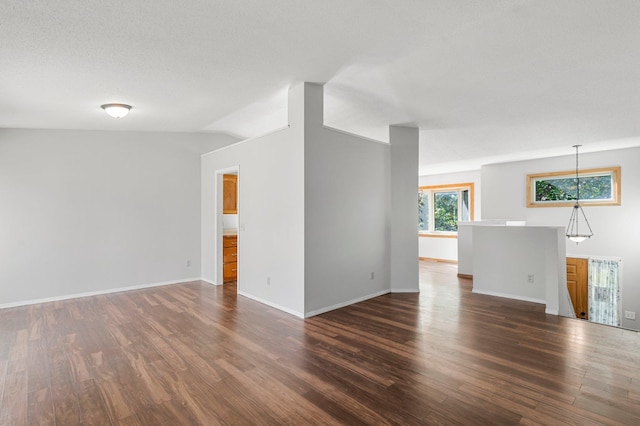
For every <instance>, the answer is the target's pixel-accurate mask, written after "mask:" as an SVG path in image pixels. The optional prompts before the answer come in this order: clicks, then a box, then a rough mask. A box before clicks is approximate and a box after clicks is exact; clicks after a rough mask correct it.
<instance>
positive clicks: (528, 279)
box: [527, 274, 534, 284]
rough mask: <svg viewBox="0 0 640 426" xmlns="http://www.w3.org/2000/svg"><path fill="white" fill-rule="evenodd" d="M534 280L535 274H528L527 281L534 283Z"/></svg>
mask: <svg viewBox="0 0 640 426" xmlns="http://www.w3.org/2000/svg"><path fill="white" fill-rule="evenodd" d="M533 281H534V276H533V274H529V275H527V283H529V284H533Z"/></svg>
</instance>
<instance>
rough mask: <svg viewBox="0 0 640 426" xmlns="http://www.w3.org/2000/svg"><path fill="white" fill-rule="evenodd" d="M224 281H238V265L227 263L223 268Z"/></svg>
mask: <svg viewBox="0 0 640 426" xmlns="http://www.w3.org/2000/svg"><path fill="white" fill-rule="evenodd" d="M222 275H223V281H224V282H228V281H235V280H236V279H238V263H236V262H231V263H225V264H224V268H223V274H222Z"/></svg>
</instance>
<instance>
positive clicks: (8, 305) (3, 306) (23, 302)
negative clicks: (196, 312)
mask: <svg viewBox="0 0 640 426" xmlns="http://www.w3.org/2000/svg"><path fill="white" fill-rule="evenodd" d="M191 281H204V280H202V278H200V277H193V278H183V279H180V280H173V281H162V282H158V283H151V284H140V285H133V286H128V287H118V288H109V289H106V290H96V291H88V292H84V293H74V294H66V295H64V296H54V297H45V298H42V299H31V300H21V301H19V302H11V303H2V304H0V309H6V308H16V307H18V306H26V305H35V304H37V303H48V302H58V301H61V300H69V299H78V298H80V297H89V296H100V295H102V294H109V293H119V292H121V291H130V290H140V289H143V288H149V287H160V286H163V285H171V284H180V283H187V282H191Z"/></svg>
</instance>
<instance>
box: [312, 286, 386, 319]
mask: <svg viewBox="0 0 640 426" xmlns="http://www.w3.org/2000/svg"><path fill="white" fill-rule="evenodd" d="M389 293H391V290H382V291H379V292H377V293H373V294H369V295H366V296H362V297H357V298H355V299H352V300H349V301H347V302H343V303H338V304H336V305H331V306H327V307H324V308H320V309H316V310H315V311H311V312H307V313H305V314H304V317H305V318H309V317H313V316H315V315H320V314H324V313H325V312H329V311H333V310H335V309H340V308H344V307H345V306H349V305H353V304H354V303H359V302H363V301H365V300H368V299H373V298H374V297H378V296H382V295H385V294H389Z"/></svg>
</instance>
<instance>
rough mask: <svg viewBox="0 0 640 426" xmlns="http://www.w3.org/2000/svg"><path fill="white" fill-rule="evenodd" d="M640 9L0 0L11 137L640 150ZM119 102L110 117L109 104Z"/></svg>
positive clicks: (434, 155) (3, 116) (446, 151)
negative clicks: (321, 134) (300, 139)
mask: <svg viewBox="0 0 640 426" xmlns="http://www.w3.org/2000/svg"><path fill="white" fill-rule="evenodd" d="M639 23H640V1H637V0H616V1H611V0H598V1H595V0H575V1H572V0H563V1H541V0H537V1H518V0H503V1H500V0H487V1H483V0H455V1H452V0H424V1H418V0H393V1H392V0H340V1H337V0H323V1H313V0H288V1H269V2H265V1H262V0H233V1H232V0H229V1H203V0H200V1H191V2H177V1H173V0H172V1H169V0H153V1H152V0H146V1H145V0H137V1H130V0H128V1H123V0H110V1H108V2H105V1H102V0H100V1H96V0H88V1H87V0H85V1H80V0H48V1H2V2H0V127H17V128H55V129H57V128H65V129H108V130H142V131H145V130H148V131H151V130H153V131H187V132H224V133H229V134H232V135H235V136H238V137H251V136H256V135H259V134H262V133H265V132H268V131H270V130H273V129H276V128H280V127H282V126H284V125H285V124H286V93H287V89H288V87H289V86H290V85H292V84H295V83H298V82H302V81H310V82H319V83H326V85H325V94H326V100H325V122H326V124H327V125H330V126H333V127H337V128H340V129H343V130H346V131H349V132H353V133H358V134H362V135H364V136H367V137H371V138H374V139H380V140H387V138H388V135H387V132H388V130H387V126H388V125H389V124H403V123H406V124H413V125H417V126H419V128H420V165H421V173H422V174H425V173H435V172H443V171H455V170H463V169H469V168H475V167H478V166H479V165H480V164H482V163H488V162H496V161H505V160H510V159H520V158H525V157H529V158H530V157H536V156H545V155H550V154H553V155H556V154H568V155H570V154H572V152H573V150H572V148H571V145H574V144H576V143H581V144H583V145H584V147H585V148H584V151H590V150H591V151H593V150H599V149H607V148H617V147H626V146H638V145H640V84H639V83H640V77H639V76H640V24H639ZM106 102H125V103H130V104H131V105H133V106H134V109H133V110H132V112H131V114H130V116H129V117H127V118H125V119H121V120H114V119H112V118H110V117H108V116H107V115H106V114H104V113H103V112H102V111H101V110H100V108H99V105H101V104H103V103H106Z"/></svg>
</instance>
